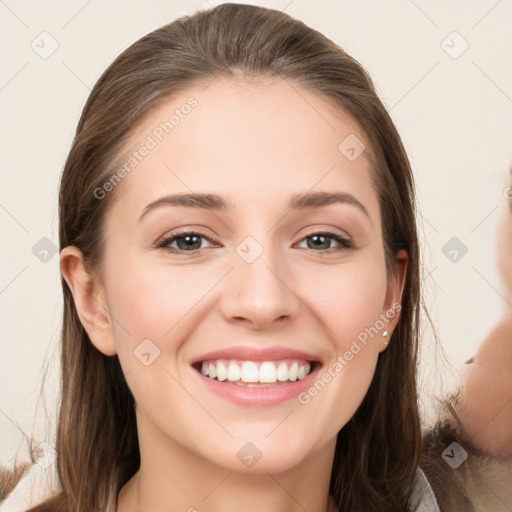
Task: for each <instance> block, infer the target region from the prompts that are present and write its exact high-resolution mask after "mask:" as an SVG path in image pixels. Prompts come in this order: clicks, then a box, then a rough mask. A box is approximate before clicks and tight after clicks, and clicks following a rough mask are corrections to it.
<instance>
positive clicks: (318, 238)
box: [300, 232, 354, 252]
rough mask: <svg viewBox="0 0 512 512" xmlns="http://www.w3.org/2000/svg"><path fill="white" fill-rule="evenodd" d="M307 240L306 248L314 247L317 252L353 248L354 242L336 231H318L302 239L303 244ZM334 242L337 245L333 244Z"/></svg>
mask: <svg viewBox="0 0 512 512" xmlns="http://www.w3.org/2000/svg"><path fill="white" fill-rule="evenodd" d="M303 242H306V247H305V248H306V249H312V250H314V251H317V252H334V251H342V250H344V249H352V248H353V247H354V244H353V243H352V242H351V241H350V240H348V239H347V238H344V237H342V236H340V235H338V234H336V233H330V232H318V233H312V234H310V235H308V236H307V237H305V238H303V239H302V240H301V242H300V243H301V244H302V243H303ZM333 242H334V243H335V244H337V246H334V247H333V246H332V244H333Z"/></svg>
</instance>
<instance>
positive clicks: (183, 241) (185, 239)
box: [177, 235, 201, 250]
mask: <svg viewBox="0 0 512 512" xmlns="http://www.w3.org/2000/svg"><path fill="white" fill-rule="evenodd" d="M198 242H199V243H198ZM177 244H178V247H179V248H180V249H184V250H187V249H199V248H200V246H201V240H200V238H199V237H198V236H196V235H186V236H182V237H180V238H178V240H177ZM194 245H199V247H194Z"/></svg>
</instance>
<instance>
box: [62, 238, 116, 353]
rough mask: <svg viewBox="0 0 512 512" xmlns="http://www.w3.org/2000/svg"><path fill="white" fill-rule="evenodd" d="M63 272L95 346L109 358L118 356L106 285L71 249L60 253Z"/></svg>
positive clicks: (85, 327)
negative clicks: (87, 268)
mask: <svg viewBox="0 0 512 512" xmlns="http://www.w3.org/2000/svg"><path fill="white" fill-rule="evenodd" d="M60 271H61V274H62V277H63V278H64V279H65V280H66V283H67V285H68V286H69V289H70V290H71V294H72V295H73V300H74V303H75V308H76V311H77V314H78V317H79V319H80V322H81V323H82V325H83V327H84V329H85V330H86V332H87V334H88V335H89V339H90V340H91V342H92V344H93V345H94V346H95V347H96V348H97V349H98V350H99V351H100V352H101V353H103V354H105V355H106V356H113V355H115V354H116V353H117V350H116V345H115V341H114V335H113V329H112V321H111V317H110V313H109V309H108V303H107V300H106V293H105V288H104V285H103V284H102V283H101V282H100V280H99V278H98V277H97V276H93V275H90V274H89V273H88V272H87V271H86V269H85V266H84V261H83V254H82V251H80V249H78V248H77V247H74V246H68V247H65V248H64V249H62V251H61V253H60Z"/></svg>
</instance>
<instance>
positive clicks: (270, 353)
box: [191, 347, 318, 364]
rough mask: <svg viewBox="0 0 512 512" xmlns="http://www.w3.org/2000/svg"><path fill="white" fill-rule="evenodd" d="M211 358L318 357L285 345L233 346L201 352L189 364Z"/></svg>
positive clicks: (257, 359)
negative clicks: (200, 354) (264, 346)
mask: <svg viewBox="0 0 512 512" xmlns="http://www.w3.org/2000/svg"><path fill="white" fill-rule="evenodd" d="M212 359H238V360H242V361H279V360H280V359H305V360H306V361H315V360H318V358H317V357H315V356H313V355H312V354H308V353H306V352H301V351H300V350H292V349H289V348H285V347H269V348H251V347H233V348H227V349H223V350H215V351H213V352H208V353H207V354H203V355H202V356H200V357H196V358H195V359H194V360H192V363H191V364H197V363H201V362H203V361H211V360H212Z"/></svg>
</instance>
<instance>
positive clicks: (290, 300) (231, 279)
mask: <svg viewBox="0 0 512 512" xmlns="http://www.w3.org/2000/svg"><path fill="white" fill-rule="evenodd" d="M235 258H237V259H236V260H235V265H234V269H233V270H232V271H231V272H230V273H229V276H228V279H227V280H226V282H225V283H224V284H225V289H224V293H223V296H222V300H221V312H222V315H223V316H224V318H225V319H226V320H227V321H229V322H236V323H240V324H246V325H247V326H248V327H249V328H251V329H254V330H261V329H268V328H269V327H271V326H272V325H274V324H275V325H277V324H284V323H285V322H286V321H290V320H291V319H293V318H295V317H296V316H297V314H298V312H299V309H300V300H299V298H298V296H297V294H296V291H295V290H294V289H293V279H292V278H291V277H290V272H289V271H288V272H287V271H286V269H285V267H284V264H283V262H281V263H282V264H281V265H279V266H278V265H277V262H276V261H275V259H274V260H273V261H271V260H270V259H269V258H268V257H266V256H265V252H264V253H263V254H262V255H261V256H260V257H259V258H258V259H257V260H256V261H253V262H252V263H247V262H246V261H244V260H243V259H242V258H240V257H239V256H238V255H235Z"/></svg>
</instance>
